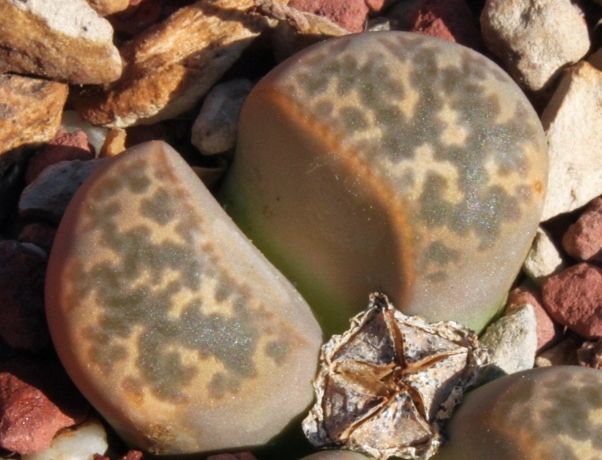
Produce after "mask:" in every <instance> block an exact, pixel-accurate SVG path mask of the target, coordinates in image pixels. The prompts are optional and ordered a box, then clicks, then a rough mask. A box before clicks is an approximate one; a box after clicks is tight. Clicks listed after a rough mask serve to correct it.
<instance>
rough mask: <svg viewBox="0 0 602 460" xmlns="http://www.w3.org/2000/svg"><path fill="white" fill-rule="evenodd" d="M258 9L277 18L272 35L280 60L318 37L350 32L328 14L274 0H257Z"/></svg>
mask: <svg viewBox="0 0 602 460" xmlns="http://www.w3.org/2000/svg"><path fill="white" fill-rule="evenodd" d="M255 11H256V12H258V13H260V14H263V15H264V16H266V17H268V18H271V19H275V20H277V21H278V23H277V24H276V26H275V28H274V32H273V35H272V46H273V48H274V56H275V57H276V61H278V62H282V61H284V60H285V59H287V58H288V57H290V56H292V55H293V54H295V53H298V52H299V51H301V50H302V49H304V48H307V47H308V46H310V45H313V44H315V43H317V42H319V41H322V40H326V39H327V38H331V37H340V36H341V35H347V34H348V33H349V31H348V30H346V29H343V28H342V27H341V26H339V25H337V24H335V23H334V22H332V21H331V20H330V19H328V18H327V17H325V16H318V15H317V14H313V13H308V12H306V11H299V10H297V9H296V8H293V7H290V6H288V5H284V4H282V3H279V2H277V1H274V0H255Z"/></svg>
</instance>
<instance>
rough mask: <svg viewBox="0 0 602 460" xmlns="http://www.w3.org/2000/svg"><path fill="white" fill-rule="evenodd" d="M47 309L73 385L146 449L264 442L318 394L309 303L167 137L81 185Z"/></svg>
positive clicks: (58, 251)
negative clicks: (314, 385)
mask: <svg viewBox="0 0 602 460" xmlns="http://www.w3.org/2000/svg"><path fill="white" fill-rule="evenodd" d="M46 304H47V315H48V322H49V324H50V330H51V333H52V338H53V341H54V343H55V345H56V349H57V351H58V354H59V356H60V358H61V360H62V362H63V364H64V365H65V367H66V369H67V371H68V372H69V374H70V375H71V377H72V378H73V380H74V381H75V383H76V384H77V385H78V387H79V388H80V389H81V391H82V392H83V393H84V395H85V396H86V397H87V398H88V399H89V400H90V401H91V402H92V404H93V405H94V406H95V407H96V408H97V409H98V410H99V411H100V412H101V413H102V414H103V415H104V416H105V417H106V419H107V420H108V421H109V422H110V423H111V424H112V425H113V426H114V427H115V428H116V429H117V431H118V432H119V433H120V434H121V435H122V436H123V437H124V438H126V439H127V440H128V441H130V442H132V443H134V444H136V445H138V446H140V447H142V448H143V449H147V450H150V451H152V452H156V453H179V452H195V451H203V450H213V449H224V448H232V447H237V446H249V445H258V444H263V443H265V442H267V441H268V440H269V439H270V438H272V437H273V436H275V435H276V434H278V433H279V432H280V431H281V430H282V429H283V428H284V427H285V426H286V425H287V424H288V423H289V422H290V421H291V420H292V419H293V418H295V417H296V416H298V415H299V414H300V413H301V412H302V411H303V410H304V409H305V408H306V407H307V406H308V405H309V404H310V403H311V400H312V387H311V380H312V378H313V377H314V374H315V371H316V366H317V356H318V351H319V347H320V344H321V332H320V328H319V326H318V324H317V323H316V321H315V319H314V318H313V316H312V313H311V310H310V309H309V307H308V306H307V304H306V303H305V302H304V301H303V299H302V298H301V296H300V295H299V294H298V293H297V292H296V291H295V290H294V289H293V287H292V286H291V285H290V284H289V283H288V282H287V281H286V279H285V278H284V277H283V276H282V275H280V274H279V272H278V271H276V270H275V269H274V268H273V267H272V266H271V265H270V264H269V263H268V262H267V261H266V260H265V259H264V258H263V256H261V254H260V253H259V252H258V251H257V250H256V249H255V248H254V247H253V246H252V245H251V244H250V242H249V241H248V240H247V238H246V237H245V236H244V235H243V234H242V233H241V232H240V231H239V230H238V229H237V228H236V226H235V225H234V224H233V223H232V221H231V220H230V218H229V217H228V216H227V215H226V214H225V213H224V212H223V210H222V209H221V208H220V206H219V205H218V204H217V203H216V202H215V200H214V199H213V197H212V196H211V194H210V193H209V192H208V191H207V189H206V188H205V187H204V186H203V185H202V183H201V182H200V180H199V179H198V178H197V177H196V175H195V174H194V173H193V172H192V170H191V169H190V168H189V167H188V166H187V165H186V163H185V162H184V161H183V160H182V159H181V157H180V156H179V155H178V154H177V152H176V151H175V150H173V149H172V148H171V147H169V146H168V145H167V144H164V143H161V142H154V143H148V144H142V145H140V146H137V147H135V148H132V149H130V150H129V151H127V152H125V153H123V154H121V155H119V156H118V157H116V158H114V159H112V160H110V161H109V162H108V163H107V164H105V165H103V166H102V167H101V169H99V170H98V171H97V172H95V174H94V175H93V176H91V177H90V178H89V179H88V180H87V181H86V182H85V183H84V185H83V186H82V187H81V188H80V189H79V190H78V192H77V194H76V195H75V197H74V198H73V200H72V202H71V204H70V205H69V208H68V209H67V212H66V214H65V216H64V218H63V220H62V222H61V225H60V228H59V230H58V233H57V236H56V241H55V244H54V247H53V249H52V253H51V256H50V262H49V266H48V277H47V289H46Z"/></svg>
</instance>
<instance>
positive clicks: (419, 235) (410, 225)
mask: <svg viewBox="0 0 602 460" xmlns="http://www.w3.org/2000/svg"><path fill="white" fill-rule="evenodd" d="M547 169H548V166H547V150H546V141H545V137H544V133H543V130H542V127H541V125H540V122H539V120H538V117H537V115H536V113H535V111H534V110H533V109H532V107H531V106H530V104H529V102H528V101H527V99H526V98H525V96H524V95H523V93H522V92H521V91H520V90H519V88H518V87H517V86H516V85H515V84H514V83H513V81H512V80H511V79H510V77H508V76H507V75H506V74H505V73H504V72H503V71H502V70H501V69H500V68H499V67H497V66H496V65H495V64H494V63H492V62H491V61H489V60H488V59H486V58H485V57H483V56H482V55H480V54H478V53H476V52H473V51H471V50H469V49H467V48H464V47H462V46H459V45H457V44H454V43H449V42H447V41H442V40H439V39H435V38H432V37H427V36H422V35H414V34H409V33H403V32H382V33H365V34H359V35H353V36H345V37H341V38H336V39H332V40H328V41H326V42H323V43H320V44H318V45H315V46H313V47H311V48H309V49H307V50H305V51H303V52H301V53H300V54H298V55H295V56H293V57H292V58H291V59H289V60H288V61H285V62H284V63H282V64H281V65H280V66H278V67H277V68H276V69H274V70H273V71H272V72H271V73H269V74H268V75H267V76H266V77H265V78H264V79H262V80H261V81H260V82H259V83H258V85H257V86H256V87H255V89H254V90H253V91H252V92H251V94H250V95H249V97H248V98H247V100H246V103H245V105H244V107H243V110H242V114H241V119H240V127H239V137H238V147H237V152H236V156H235V159H234V162H233V164H232V167H231V168H230V171H229V173H228V175H227V177H226V179H225V182H224V184H223V187H222V190H221V192H220V195H221V198H220V199H221V200H222V202H223V204H224V206H225V209H226V210H227V212H228V213H229V214H230V215H231V216H232V217H233V218H234V220H235V221H236V222H237V223H238V224H239V226H240V227H241V228H242V229H243V230H244V231H245V232H246V233H247V234H248V235H249V236H250V238H251V239H252V240H253V242H254V243H255V244H256V245H257V246H258V247H259V248H260V249H261V250H262V252H264V254H266V256H268V258H270V259H271V260H272V261H273V262H274V264H275V265H276V266H278V267H279V268H280V269H281V271H282V272H283V273H285V274H286V275H287V276H288V277H289V278H290V279H291V280H292V281H293V282H294V284H295V285H296V286H297V288H298V289H299V290H300V292H301V293H302V294H303V295H304V297H305V298H306V299H307V300H308V302H309V303H310V305H312V306H313V307H314V308H315V311H316V314H317V315H318V319H319V320H321V321H322V324H323V327H325V331H327V332H329V333H332V332H341V331H343V330H344V329H345V328H346V324H347V321H348V319H349V318H350V317H351V316H353V314H355V313H356V312H358V311H361V310H362V309H363V307H364V305H365V302H366V299H367V297H368V294H369V293H370V292H373V291H379V292H384V293H386V294H387V295H388V296H389V297H390V299H391V301H392V302H393V303H394V304H395V305H396V306H397V307H398V308H399V309H400V310H402V311H403V312H404V313H406V314H409V315H415V314H420V315H422V316H424V317H426V318H427V319H429V320H432V321H434V320H437V321H439V320H455V321H458V322H461V323H463V324H464V325H466V326H469V327H471V328H473V329H475V330H477V331H479V330H481V329H482V328H483V326H484V325H485V324H486V323H487V322H488V321H489V320H490V319H491V318H492V316H494V315H495V313H496V312H497V310H498V308H499V307H500V305H501V304H502V302H503V300H504V297H505V295H506V292H507V290H508V288H509V286H510V284H511V283H512V281H513V279H514V277H515V275H516V273H517V272H518V270H519V267H520V264H521V263H522V260H523V259H524V257H525V255H526V252H527V250H528V248H529V245H530V242H531V240H532V238H533V235H534V232H535V229H536V227H537V224H538V221H539V216H540V213H541V208H542V203H543V197H544V192H545V188H546V182H547Z"/></svg>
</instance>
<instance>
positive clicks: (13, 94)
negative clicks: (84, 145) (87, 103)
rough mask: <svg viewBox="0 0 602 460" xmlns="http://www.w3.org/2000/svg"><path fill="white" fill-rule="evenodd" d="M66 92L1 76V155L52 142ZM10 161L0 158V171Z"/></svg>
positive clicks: (43, 83)
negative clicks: (16, 149)
mask: <svg viewBox="0 0 602 460" xmlns="http://www.w3.org/2000/svg"><path fill="white" fill-rule="evenodd" d="M0 34H2V32H0ZM1 53H2V51H0V55H1ZM0 66H2V58H1V57H0ZM67 92H68V88H67V85H65V84H63V83H57V82H50V81H46V80H39V79H35V78H27V77H20V76H18V75H0V101H2V106H1V108H0V155H2V154H3V153H4V152H8V151H9V150H11V149H14V148H16V147H19V146H21V145H27V144H36V143H40V142H47V141H49V140H50V139H52V138H53V137H54V134H55V133H56V131H57V129H58V127H59V123H60V122H61V112H62V110H63V106H64V105H65V101H66V100H67ZM9 162H10V159H9V158H8V157H6V156H5V155H2V156H0V171H1V170H2V169H4V168H5V167H6V166H7V164H8V163H9Z"/></svg>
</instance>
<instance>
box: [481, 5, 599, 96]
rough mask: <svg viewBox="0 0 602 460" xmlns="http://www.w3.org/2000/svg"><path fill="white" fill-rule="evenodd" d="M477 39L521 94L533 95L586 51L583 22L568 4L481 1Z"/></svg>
mask: <svg viewBox="0 0 602 460" xmlns="http://www.w3.org/2000/svg"><path fill="white" fill-rule="evenodd" d="M481 28H482V31H483V38H484V40H485V43H486V45H487V46H488V47H489V49H490V50H491V51H492V52H493V53H494V54H495V55H496V56H498V57H499V58H500V59H501V60H502V62H503V63H504V65H505V67H506V69H507V71H508V72H509V73H510V75H512V76H513V77H514V79H515V80H516V81H517V82H518V83H519V84H521V85H522V86H523V87H525V88H526V89H529V90H532V91H539V90H541V89H543V88H544V87H545V86H546V85H548V84H550V83H551V82H552V80H553V79H554V77H555V76H556V75H558V73H559V72H560V70H561V69H562V67H564V66H566V65H568V64H572V63H574V62H577V61H578V60H579V59H581V58H582V57H583V56H584V55H585V54H586V53H587V52H588V50H589V47H590V41H589V34H588V30H587V25H586V23H585V20H584V19H583V18H582V17H581V14H580V13H579V11H578V10H577V8H576V7H575V6H574V5H573V4H572V3H571V1H570V0H548V1H539V0H538V1H534V0H487V2H486V3H485V7H484V9H483V12H482V14H481Z"/></svg>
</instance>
